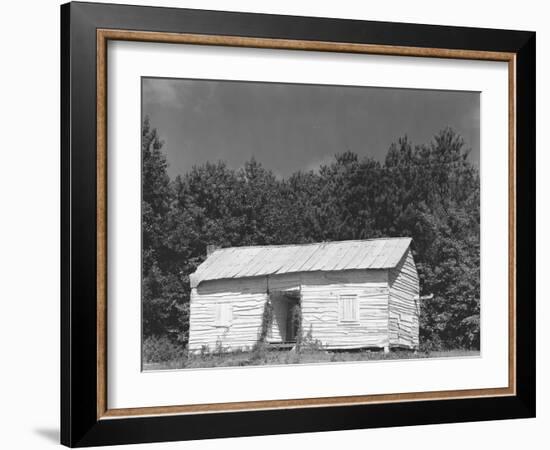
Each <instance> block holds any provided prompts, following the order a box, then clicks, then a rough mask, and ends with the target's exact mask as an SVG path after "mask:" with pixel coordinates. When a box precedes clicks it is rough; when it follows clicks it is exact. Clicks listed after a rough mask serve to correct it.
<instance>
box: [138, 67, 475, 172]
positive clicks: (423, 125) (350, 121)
mask: <svg viewBox="0 0 550 450" xmlns="http://www.w3.org/2000/svg"><path fill="white" fill-rule="evenodd" d="M142 83H143V84H142V88H143V89H142V102H143V103H142V105H143V109H142V112H143V115H144V116H145V115H148V116H149V117H150V119H151V125H152V126H153V127H154V128H157V129H158V132H159V134H160V137H161V138H162V140H164V142H165V145H164V147H163V150H164V151H165V153H166V155H167V158H168V162H169V164H170V167H169V169H168V173H169V175H170V176H171V177H174V176H175V175H178V174H183V173H185V172H187V171H188V170H189V169H190V168H191V167H192V166H193V165H195V164H202V163H204V162H206V161H218V160H223V161H226V162H227V164H228V165H229V167H232V168H239V167H242V166H243V164H244V162H245V161H247V160H249V159H250V158H251V157H252V156H254V157H255V158H256V160H258V161H259V162H261V163H262V165H263V166H264V167H266V168H269V169H272V170H273V172H274V173H275V174H276V175H278V176H287V175H289V174H291V173H293V172H295V171H297V170H300V169H301V170H309V169H314V170H316V169H318V168H319V166H320V165H321V164H324V163H328V162H330V161H331V159H332V157H333V156H334V154H336V153H342V152H344V151H346V150H350V151H353V152H355V153H357V154H358V155H359V156H360V157H361V156H363V155H367V156H370V157H373V158H375V159H377V160H379V161H383V159H384V157H385V155H386V153H387V151H388V148H389V146H390V144H391V143H392V142H395V141H397V139H398V138H399V137H400V136H404V135H405V134H406V135H407V136H409V138H410V139H411V140H412V141H413V143H415V144H421V143H427V142H429V141H430V140H431V139H432V138H433V136H434V134H436V133H437V132H438V131H439V130H441V129H442V128H444V127H446V126H451V127H453V128H454V129H455V130H456V131H457V132H458V133H460V134H461V135H462V137H463V138H464V140H465V141H466V146H467V147H468V148H471V149H472V153H471V155H470V159H471V161H472V162H473V163H474V164H476V165H478V164H479V107H480V103H479V102H480V100H479V93H477V92H458V91H431V90H420V89H418V90H417V89H394V88H369V87H351V86H321V85H299V84H284V83H258V82H237V81H207V80H185V79H162V78H143V80H142Z"/></svg>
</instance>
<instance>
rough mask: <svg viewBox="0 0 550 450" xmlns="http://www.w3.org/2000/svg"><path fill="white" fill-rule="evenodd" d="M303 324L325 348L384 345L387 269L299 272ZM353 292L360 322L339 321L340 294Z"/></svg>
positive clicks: (386, 316)
mask: <svg viewBox="0 0 550 450" xmlns="http://www.w3.org/2000/svg"><path fill="white" fill-rule="evenodd" d="M301 281H302V285H301V304H302V328H303V333H304V335H307V334H308V332H311V337H312V339H314V340H319V341H320V342H321V343H323V345H325V346H326V348H328V349H352V348H362V347H380V348H383V347H387V346H388V345H389V342H388V297H389V290H388V271H387V270H347V271H340V272H311V273H306V272H304V273H302V274H301ZM342 294H355V295H357V298H358V301H359V318H360V320H359V322H357V323H343V322H340V321H339V313H338V311H339V310H338V306H339V298H340V295H342Z"/></svg>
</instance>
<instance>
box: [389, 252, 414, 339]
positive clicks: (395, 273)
mask: <svg viewBox="0 0 550 450" xmlns="http://www.w3.org/2000/svg"><path fill="white" fill-rule="evenodd" d="M389 282H390V303H389V306H390V308H389V314H390V320H389V331H390V345H391V346H396V347H408V348H418V345H419V314H420V311H419V306H418V305H419V304H418V300H417V297H418V295H419V293H420V287H419V279H418V272H417V270H416V266H415V264H414V260H413V256H412V253H411V251H410V249H409V250H408V251H407V253H406V254H405V255H404V256H403V258H402V259H401V261H400V262H399V264H398V265H397V266H396V267H395V268H393V269H391V270H390V271H389Z"/></svg>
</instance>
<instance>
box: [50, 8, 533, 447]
mask: <svg viewBox="0 0 550 450" xmlns="http://www.w3.org/2000/svg"><path fill="white" fill-rule="evenodd" d="M61 55H62V70H61V74H62V80H61V84H62V89H61V114H62V117H61V119H62V130H61V141H62V154H61V173H62V180H61V188H62V189H61V191H62V193H61V202H62V221H61V222H62V230H61V234H62V239H61V241H62V246H61V254H62V258H61V259H62V279H61V287H62V289H61V291H62V298H61V356H62V357H61V366H62V367H61V369H62V371H61V373H62V375H61V386H62V395H61V409H62V410H61V441H62V443H63V444H65V445H68V446H71V447H72V446H74V447H79V446H91V445H106V444H125V443H139V442H155V441H173V440H187V439H203V438H214V437H229V436H247V435H264V434H277V433H298V432H313V431H325V430H344V429H353V428H369V427H386V426H400V425H416V424H429V423H444V422H464V421H479V420H493V419H510V418H520V417H521V418H527V417H534V415H535V301H534V299H535V282H534V281H535V270H534V267H535V248H536V247H535V233H534V229H535V190H534V185H535V181H534V180H535V33H532V32H527V31H508V30H494V29H476V28H458V27H447V26H432V25H417V24H402V23H382V22H369V21H351V20H341V19H328V18H310V17H291V16H276V15H263V14H249V13H230V12H218V11H201V10H189V9H169V8H152V7H137V6H125V5H109V4H93V3H69V4H66V5H63V6H62V7H61Z"/></svg>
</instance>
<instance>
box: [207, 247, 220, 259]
mask: <svg viewBox="0 0 550 450" xmlns="http://www.w3.org/2000/svg"><path fill="white" fill-rule="evenodd" d="M219 248H220V246H219V245H215V244H208V245H207V246H206V257H207V258H208V257H209V256H210V255H211V254H212V253H214V252H215V251H216V250H218V249H219Z"/></svg>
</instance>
